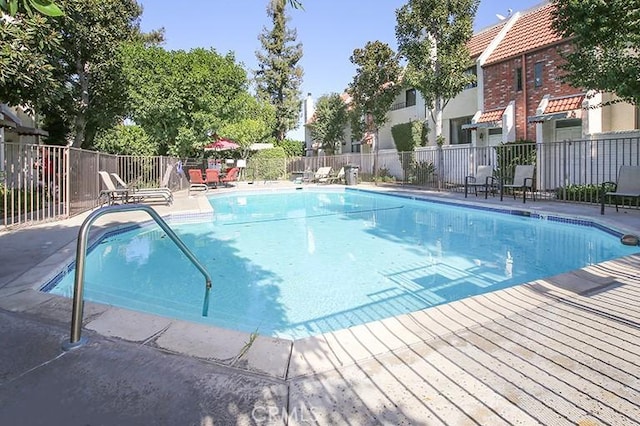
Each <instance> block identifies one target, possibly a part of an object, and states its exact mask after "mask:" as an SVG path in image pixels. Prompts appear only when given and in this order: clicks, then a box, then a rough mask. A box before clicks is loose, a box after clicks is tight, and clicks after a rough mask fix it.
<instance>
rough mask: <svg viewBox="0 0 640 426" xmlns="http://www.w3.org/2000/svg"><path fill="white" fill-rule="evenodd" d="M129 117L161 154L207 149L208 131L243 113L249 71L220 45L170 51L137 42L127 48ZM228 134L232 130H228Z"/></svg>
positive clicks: (124, 54)
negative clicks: (223, 52) (220, 49)
mask: <svg viewBox="0 0 640 426" xmlns="http://www.w3.org/2000/svg"><path fill="white" fill-rule="evenodd" d="M121 58H122V63H123V74H124V76H125V81H126V84H125V85H124V86H123V87H125V88H126V92H127V99H128V101H129V106H128V116H129V117H130V118H131V119H132V120H133V121H134V122H135V123H137V124H139V125H140V126H141V127H142V128H143V129H144V130H145V132H146V133H147V135H149V137H150V138H151V140H152V142H153V143H154V144H156V145H157V146H158V149H159V153H160V154H166V153H169V154H172V155H176V156H180V157H184V156H192V155H197V154H198V153H202V148H203V146H204V145H205V144H206V143H207V142H209V140H208V136H207V133H210V132H217V133H218V134H221V135H222V133H221V132H220V128H221V127H222V126H224V125H225V124H227V123H229V122H231V121H232V120H234V119H235V118H236V117H238V116H239V114H240V112H239V111H242V110H243V108H245V106H244V105H243V103H244V101H246V98H245V97H244V96H245V95H247V96H248V82H247V75H246V72H245V70H244V69H243V68H242V67H241V66H240V65H238V64H236V62H235V58H234V57H233V55H226V56H221V55H219V54H218V53H216V51H215V50H205V49H193V50H191V51H189V52H185V51H182V50H178V51H166V50H164V49H162V48H160V47H157V46H156V47H145V46H143V45H142V44H141V43H132V44H128V45H126V46H124V47H123V49H122V50H121ZM225 136H226V135H225Z"/></svg>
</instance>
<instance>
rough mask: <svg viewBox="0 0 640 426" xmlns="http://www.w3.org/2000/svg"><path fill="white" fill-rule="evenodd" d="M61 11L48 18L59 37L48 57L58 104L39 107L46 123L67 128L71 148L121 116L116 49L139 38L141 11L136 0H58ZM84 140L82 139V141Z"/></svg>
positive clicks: (122, 112)
mask: <svg viewBox="0 0 640 426" xmlns="http://www.w3.org/2000/svg"><path fill="white" fill-rule="evenodd" d="M57 3H58V4H60V6H61V7H62V9H63V10H64V14H63V15H62V16H60V17H58V18H55V19H50V22H51V23H52V24H53V25H54V26H55V27H56V29H57V31H58V33H59V34H61V35H62V42H61V47H62V49H61V53H60V54H59V55H56V56H55V57H54V58H52V60H51V63H52V64H53V65H54V67H55V72H54V75H55V78H56V79H57V81H58V82H59V89H60V90H59V91H58V93H57V95H58V99H57V102H55V103H52V104H51V105H48V106H47V107H45V108H44V111H43V112H44V113H45V115H46V116H47V121H48V122H49V123H52V125H53V123H58V124H60V127H65V128H66V129H68V130H69V131H70V134H71V137H70V139H72V142H73V146H77V147H80V146H83V145H85V146H87V145H90V144H91V139H92V137H93V135H95V133H96V132H97V131H98V130H100V129H104V128H109V127H111V126H112V125H113V124H114V123H116V122H117V121H118V120H119V119H121V118H122V117H123V114H124V112H125V105H126V102H125V98H124V91H123V90H122V86H123V80H122V75H121V73H120V64H119V63H118V61H117V58H118V55H117V52H118V49H119V48H120V45H121V44H122V43H123V42H126V41H129V40H133V39H136V38H137V37H139V34H140V29H139V23H138V18H139V17H140V14H141V13H142V9H141V8H140V6H139V5H138V3H137V2H136V1H135V0H118V1H104V0H59V1H57ZM85 141H86V143H85Z"/></svg>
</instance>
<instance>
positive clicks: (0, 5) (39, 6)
mask: <svg viewBox="0 0 640 426" xmlns="http://www.w3.org/2000/svg"><path fill="white" fill-rule="evenodd" d="M300 6H301V5H300ZM32 9H35V10H36V11H38V12H39V13H41V14H42V15H45V16H61V15H62V10H61V9H60V8H59V7H58V6H57V5H56V4H55V2H53V1H51V0H0V10H2V11H6V12H9V14H10V15H12V16H15V15H16V14H17V13H18V11H21V12H27V14H28V15H29V16H31V15H33V11H32Z"/></svg>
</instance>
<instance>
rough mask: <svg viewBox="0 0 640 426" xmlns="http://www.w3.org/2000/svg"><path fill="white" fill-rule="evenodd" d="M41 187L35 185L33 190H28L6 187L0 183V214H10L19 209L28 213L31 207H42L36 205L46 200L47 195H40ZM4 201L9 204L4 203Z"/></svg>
mask: <svg viewBox="0 0 640 426" xmlns="http://www.w3.org/2000/svg"><path fill="white" fill-rule="evenodd" d="M41 191H42V188H41V187H39V186H38V187H35V188H34V191H28V190H25V189H13V190H12V189H7V188H6V187H5V186H4V185H3V184H0V214H2V215H4V213H5V212H7V213H8V214H12V213H14V212H17V211H18V210H20V211H21V212H22V213H28V212H30V211H31V209H32V208H38V207H43V206H42V205H40V206H38V203H42V202H46V201H48V199H49V197H48V194H47V197H44V199H43V197H42V195H41ZM5 196H6V202H7V203H9V205H5Z"/></svg>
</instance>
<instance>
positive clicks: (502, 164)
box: [496, 140, 537, 180]
mask: <svg viewBox="0 0 640 426" xmlns="http://www.w3.org/2000/svg"><path fill="white" fill-rule="evenodd" d="M496 153H497V155H498V168H497V174H498V176H500V177H501V178H502V179H507V180H509V179H511V178H512V177H513V175H514V173H515V170H516V166H517V165H527V164H532V165H535V164H536V154H537V150H536V143H535V142H534V141H529V140H519V141H515V142H507V143H505V144H502V145H498V146H496Z"/></svg>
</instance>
